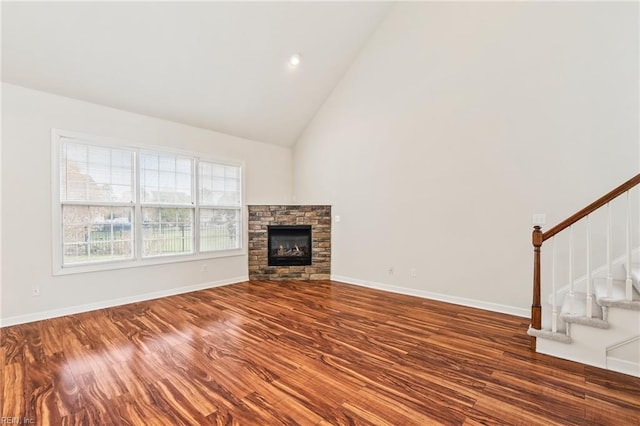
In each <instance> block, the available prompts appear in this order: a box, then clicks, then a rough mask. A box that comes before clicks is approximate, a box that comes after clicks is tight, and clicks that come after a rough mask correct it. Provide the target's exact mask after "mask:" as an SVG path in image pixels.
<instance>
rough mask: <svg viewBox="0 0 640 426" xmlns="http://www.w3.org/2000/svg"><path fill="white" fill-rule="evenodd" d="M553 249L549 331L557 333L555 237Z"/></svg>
mask: <svg viewBox="0 0 640 426" xmlns="http://www.w3.org/2000/svg"><path fill="white" fill-rule="evenodd" d="M552 245H553V247H552V250H551V257H552V259H551V307H552V308H553V314H552V317H551V331H552V332H554V333H557V332H558V304H557V303H556V237H553V243H552Z"/></svg>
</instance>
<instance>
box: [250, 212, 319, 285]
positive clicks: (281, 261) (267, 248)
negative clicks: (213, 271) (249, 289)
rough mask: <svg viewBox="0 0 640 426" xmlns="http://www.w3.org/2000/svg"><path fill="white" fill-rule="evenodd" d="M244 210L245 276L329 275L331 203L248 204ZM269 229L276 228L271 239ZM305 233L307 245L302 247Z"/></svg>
mask: <svg viewBox="0 0 640 426" xmlns="http://www.w3.org/2000/svg"><path fill="white" fill-rule="evenodd" d="M248 210H249V220H248V225H249V279H251V280H294V279H295V280H328V279H329V278H330V276H331V206H326V205H304V206H295V205H259V206H256V205H251V206H249V207H248ZM269 231H276V236H275V239H274V240H272V239H270V232H269ZM282 231H284V235H283V233H282ZM278 233H280V235H278ZM306 235H308V237H309V239H310V243H309V244H308V249H305V248H304V245H305V243H304V242H305V238H307V237H306ZM283 238H284V239H283ZM296 246H297V247H296ZM306 252H308V256H307V253H306ZM270 254H271V260H270V259H269V257H270V256H269V255H270Z"/></svg>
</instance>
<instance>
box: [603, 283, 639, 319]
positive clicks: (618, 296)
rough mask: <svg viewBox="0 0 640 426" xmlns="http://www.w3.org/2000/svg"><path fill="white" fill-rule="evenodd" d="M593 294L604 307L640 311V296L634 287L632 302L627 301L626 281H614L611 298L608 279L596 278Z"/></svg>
mask: <svg viewBox="0 0 640 426" xmlns="http://www.w3.org/2000/svg"><path fill="white" fill-rule="evenodd" d="M593 293H594V296H595V300H596V301H597V302H598V304H600V305H602V306H607V307H615V308H622V309H631V310H634V311H640V294H638V292H637V291H636V289H635V288H633V287H632V288H631V298H632V300H626V283H625V281H624V280H613V285H612V289H611V297H608V295H607V279H606V278H596V279H594V280H593Z"/></svg>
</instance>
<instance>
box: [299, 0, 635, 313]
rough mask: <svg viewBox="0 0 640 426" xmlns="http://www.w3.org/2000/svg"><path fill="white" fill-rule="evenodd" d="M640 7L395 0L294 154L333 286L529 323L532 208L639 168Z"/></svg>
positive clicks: (540, 209) (565, 209) (565, 202)
mask: <svg viewBox="0 0 640 426" xmlns="http://www.w3.org/2000/svg"><path fill="white" fill-rule="evenodd" d="M637 9H638V4H636V3H617V4H612V3H607V2H598V3H574V2H562V3H542V2H535V3H534V2H528V3H513V4H509V3H453V2H452V3H444V2H440V3H398V4H396V6H394V9H393V10H392V11H391V13H390V15H389V16H388V17H387V18H386V20H385V21H383V22H382V24H381V26H380V27H379V28H378V31H377V32H376V33H375V34H374V36H373V37H372V39H371V40H370V41H369V42H368V44H367V45H366V46H365V47H364V49H363V50H362V52H361V54H360V56H359V58H358V59H357V60H356V61H355V62H354V64H353V65H352V66H351V68H350V70H349V71H348V72H347V74H346V75H345V76H344V78H343V79H342V81H341V82H340V84H339V85H338V86H337V87H336V89H335V90H334V92H333V93H332V95H331V96H330V97H329V99H328V100H327V101H326V103H325V104H324V106H323V107H322V109H321V110H320V111H319V113H318V114H317V115H316V117H315V119H314V120H313V121H312V122H311V124H310V125H309V126H308V128H307V129H306V131H305V132H304V134H303V135H302V136H301V138H300V139H299V142H298V144H297V145H296V146H295V147H294V196H295V197H296V198H297V200H298V201H299V202H302V203H305V202H313V203H327V204H332V205H333V212H334V214H336V215H340V216H341V221H340V223H334V227H333V255H332V258H333V260H334V261H333V265H332V274H333V275H334V277H337V278H339V279H344V280H348V281H349V280H350V281H352V282H359V283H364V284H369V285H374V286H379V287H384V286H387V287H388V286H397V287H400V289H399V290H401V291H406V292H408V293H414V294H423V295H433V294H434V293H435V294H440V295H444V298H449V299H453V300H464V299H471V300H466V301H467V302H472V303H475V302H478V303H477V304H478V305H480V306H487V307H490V308H495V309H497V310H504V311H507V312H515V313H524V312H526V310H527V309H528V307H529V306H530V304H531V281H532V273H531V271H532V266H531V265H532V248H531V243H530V231H531V215H532V213H547V218H548V222H547V223H549V225H553V224H555V223H557V222H558V221H560V220H562V219H564V218H565V217H567V216H568V215H570V214H572V213H574V212H575V211H576V210H578V209H579V208H582V207H583V206H584V205H586V204H587V203H589V202H591V201H593V200H594V199H595V198H596V197H598V196H600V195H602V194H603V193H604V192H606V191H608V190H610V189H612V188H613V187H615V186H616V185H618V184H620V183H622V182H623V181H624V180H626V179H628V178H629V177H631V176H633V175H634V174H636V173H637V172H638V160H637V159H638V155H639V152H638V133H639V130H638V127H639V123H638V120H639V119H638V117H639V102H638V97H639V90H638V76H639V70H638V31H639V25H638V11H637ZM391 266H393V267H394V270H395V272H394V274H393V275H390V274H389V273H388V268H389V267H391ZM411 268H415V269H416V272H417V273H416V275H417V276H416V277H415V278H412V277H411V276H410V269H411Z"/></svg>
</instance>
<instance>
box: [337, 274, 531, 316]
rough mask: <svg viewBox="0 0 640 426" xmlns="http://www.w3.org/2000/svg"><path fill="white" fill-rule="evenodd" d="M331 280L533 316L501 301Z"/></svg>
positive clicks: (503, 312) (345, 278)
mask: <svg viewBox="0 0 640 426" xmlns="http://www.w3.org/2000/svg"><path fill="white" fill-rule="evenodd" d="M331 280H333V281H340V282H343V283H347V284H354V285H359V286H362V287H368V288H373V289H376V290H384V291H389V292H391V293H399V294H406V295H408V296H416V297H422V298H424V299H432V300H439V301H441V302H447V303H453V304H454V305H462V306H469V307H471V308H478V309H484V310H485V311H492V312H500V313H502V314H509V315H515V316H518V317H523V318H530V317H531V314H530V312H529V310H527V309H522V308H517V307H515V306H508V305H501V304H499V303H492V302H485V301H483V300H476V299H467V298H466V297H458V296H450V295H448V294H441V293H432V292H430V291H424V290H417V289H414V288H407V287H399V286H395V285H390V284H383V283H377V282H372V281H365V280H360V279H357V278H350V277H343V276H339V275H331Z"/></svg>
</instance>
